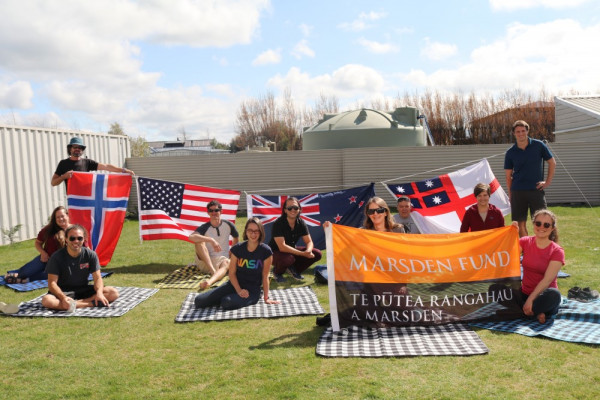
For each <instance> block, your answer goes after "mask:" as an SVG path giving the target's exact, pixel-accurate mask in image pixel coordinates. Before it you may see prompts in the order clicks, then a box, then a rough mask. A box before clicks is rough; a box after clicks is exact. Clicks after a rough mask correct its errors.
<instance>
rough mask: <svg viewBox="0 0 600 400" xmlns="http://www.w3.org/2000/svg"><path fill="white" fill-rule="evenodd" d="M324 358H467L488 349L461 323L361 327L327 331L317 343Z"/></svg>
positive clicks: (328, 329) (318, 351) (319, 352)
mask: <svg viewBox="0 0 600 400" xmlns="http://www.w3.org/2000/svg"><path fill="white" fill-rule="evenodd" d="M316 352H317V355H320V356H324V357H407V356H408V357H411V356H466V355H476V354H485V353H488V352H489V349H488V348H487V347H486V345H485V344H484V343H483V342H482V341H481V339H480V338H479V336H477V334H476V333H475V332H473V331H472V330H471V329H469V328H468V327H467V326H466V325H464V324H446V325H434V326H406V327H392V328H373V329H371V328H362V327H357V326H351V327H349V328H347V329H342V330H340V331H339V332H333V330H332V329H331V328H327V329H326V330H325V332H323V334H322V335H321V337H320V338H319V342H318V343H317V350H316Z"/></svg>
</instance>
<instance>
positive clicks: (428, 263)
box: [325, 224, 521, 331]
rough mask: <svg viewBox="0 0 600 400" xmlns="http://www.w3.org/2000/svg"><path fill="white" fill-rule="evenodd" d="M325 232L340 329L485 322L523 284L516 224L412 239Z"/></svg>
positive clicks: (339, 229) (336, 228) (338, 229)
mask: <svg viewBox="0 0 600 400" xmlns="http://www.w3.org/2000/svg"><path fill="white" fill-rule="evenodd" d="M325 231H326V240H327V273H328V276H329V303H330V307H331V322H332V328H333V330H334V331H337V330H339V329H341V328H345V327H348V326H351V325H358V326H364V327H386V326H407V325H435V324H443V323H448V322H455V321H469V320H475V319H479V318H485V317H488V316H491V315H494V314H495V313H496V312H497V311H498V310H502V309H504V307H503V306H502V305H501V303H503V302H506V303H509V302H510V300H512V296H513V294H512V290H511V288H514V289H518V288H519V287H520V283H521V272H520V261H519V256H520V254H519V243H518V231H517V229H516V228H515V227H512V226H508V227H504V228H498V229H491V230H486V231H480V232H469V233H450V234H428V235H409V234H398V233H387V232H376V231H371V230H366V229H356V228H351V227H347V226H340V225H335V224H333V225H331V226H330V227H328V228H326V230H325ZM492 285H493V287H492Z"/></svg>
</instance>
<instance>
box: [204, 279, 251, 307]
mask: <svg viewBox="0 0 600 400" xmlns="http://www.w3.org/2000/svg"><path fill="white" fill-rule="evenodd" d="M248 292H249V294H250V295H249V296H248V297H247V298H243V297H240V296H239V295H238V294H237V293H236V291H235V288H234V287H233V285H232V284H231V282H227V283H225V284H224V285H221V286H219V287H216V288H214V289H211V290H209V291H206V292H204V293H200V294H199V295H198V296H196V298H195V299H194V304H195V305H196V308H204V307H211V306H221V307H222V308H223V309H225V310H236V309H238V308H242V307H246V306H251V305H252V304H256V303H258V299H259V298H260V288H258V290H248Z"/></svg>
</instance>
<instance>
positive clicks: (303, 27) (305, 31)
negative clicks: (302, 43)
mask: <svg viewBox="0 0 600 400" xmlns="http://www.w3.org/2000/svg"><path fill="white" fill-rule="evenodd" d="M298 28H300V31H301V32H302V36H304V37H309V36H310V34H311V33H312V30H313V28H314V27H313V26H311V25H307V24H300V25H299V26H298Z"/></svg>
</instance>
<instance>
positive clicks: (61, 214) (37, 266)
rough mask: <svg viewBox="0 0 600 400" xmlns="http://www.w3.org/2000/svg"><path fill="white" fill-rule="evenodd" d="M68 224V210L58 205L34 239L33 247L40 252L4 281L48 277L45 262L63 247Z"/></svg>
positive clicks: (23, 281) (20, 281) (23, 280)
mask: <svg viewBox="0 0 600 400" xmlns="http://www.w3.org/2000/svg"><path fill="white" fill-rule="evenodd" d="M67 226H69V212H68V211H67V209H66V208H64V207H63V206H58V207H56V208H55V209H54V211H52V214H51V215H50V222H48V224H47V225H46V226H44V227H43V228H42V230H40V232H39V233H38V235H37V239H36V240H35V249H36V250H37V251H38V252H39V253H40V255H39V256H36V257H35V258H34V259H33V260H31V261H29V262H28V263H27V264H25V265H23V266H22V267H21V268H19V269H18V270H16V271H10V272H8V273H7V274H6V275H5V276H4V280H5V282H6V283H27V282H29V281H40V280H44V279H48V274H46V263H47V262H48V260H49V259H50V256H52V254H54V252H55V251H57V250H59V249H61V248H63V247H65V229H67Z"/></svg>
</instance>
